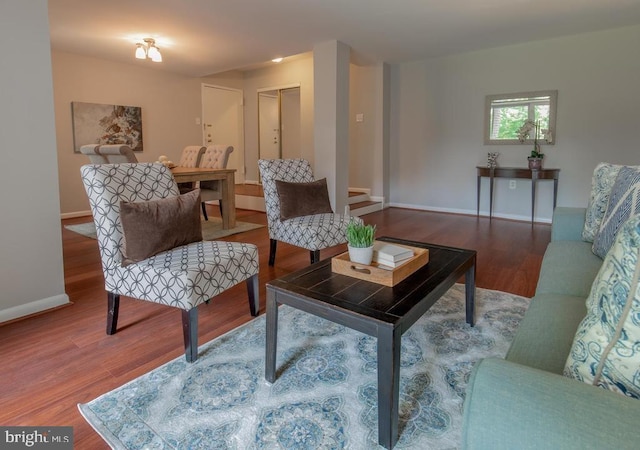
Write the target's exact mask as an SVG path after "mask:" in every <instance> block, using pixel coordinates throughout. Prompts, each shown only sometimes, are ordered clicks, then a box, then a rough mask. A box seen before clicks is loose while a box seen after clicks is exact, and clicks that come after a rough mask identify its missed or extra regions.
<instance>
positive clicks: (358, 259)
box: [347, 244, 373, 266]
mask: <svg viewBox="0 0 640 450" xmlns="http://www.w3.org/2000/svg"><path fill="white" fill-rule="evenodd" d="M347 248H348V249H349V260H351V262H353V263H357V264H363V265H365V266H369V265H371V261H372V260H373V245H372V246H371V247H352V246H350V245H348V244H347Z"/></svg>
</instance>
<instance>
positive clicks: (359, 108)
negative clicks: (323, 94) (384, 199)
mask: <svg viewBox="0 0 640 450" xmlns="http://www.w3.org/2000/svg"><path fill="white" fill-rule="evenodd" d="M375 75H376V71H375V66H357V65H355V64H351V68H350V82H349V86H350V88H351V89H350V91H349V149H350V151H349V187H352V188H365V189H370V188H371V187H372V186H373V185H374V183H375V179H374V177H375V175H376V173H375V171H374V158H373V149H374V146H375V130H376V123H375V119H376V118H375V114H374V113H373V112H374V111H375V104H376V97H377V93H376V83H375V81H376V80H375ZM357 114H362V117H363V120H362V122H357V121H356V115H357ZM376 194H378V195H380V194H382V193H381V192H380V193H376Z"/></svg>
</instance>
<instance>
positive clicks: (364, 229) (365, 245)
mask: <svg viewBox="0 0 640 450" xmlns="http://www.w3.org/2000/svg"><path fill="white" fill-rule="evenodd" d="M375 237H376V226H375V225H365V224H363V223H358V222H354V221H352V222H349V224H348V225H347V248H348V249H349V259H350V260H351V262H354V263H358V264H364V265H365V266H368V265H370V264H371V261H372V260H373V241H374V240H375Z"/></svg>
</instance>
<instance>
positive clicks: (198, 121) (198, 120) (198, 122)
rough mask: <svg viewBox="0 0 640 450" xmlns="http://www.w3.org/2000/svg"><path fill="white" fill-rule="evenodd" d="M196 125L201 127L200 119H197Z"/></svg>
mask: <svg viewBox="0 0 640 450" xmlns="http://www.w3.org/2000/svg"><path fill="white" fill-rule="evenodd" d="M196 125H200V117H196Z"/></svg>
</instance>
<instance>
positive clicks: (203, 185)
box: [198, 144, 233, 201]
mask: <svg viewBox="0 0 640 450" xmlns="http://www.w3.org/2000/svg"><path fill="white" fill-rule="evenodd" d="M232 151H233V146H231V145H221V144H217V145H210V146H208V147H207V149H206V150H205V151H204V153H203V154H202V159H200V164H199V165H198V167H202V168H204V169H226V168H227V163H228V162H229V154H230V153H231V152H232ZM200 189H201V190H202V200H203V201H208V200H219V199H220V198H222V186H221V185H220V181H218V180H208V181H201V182H200Z"/></svg>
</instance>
